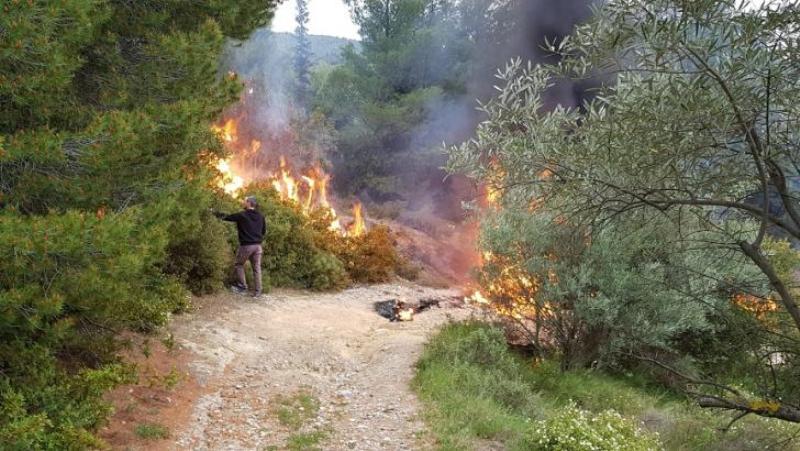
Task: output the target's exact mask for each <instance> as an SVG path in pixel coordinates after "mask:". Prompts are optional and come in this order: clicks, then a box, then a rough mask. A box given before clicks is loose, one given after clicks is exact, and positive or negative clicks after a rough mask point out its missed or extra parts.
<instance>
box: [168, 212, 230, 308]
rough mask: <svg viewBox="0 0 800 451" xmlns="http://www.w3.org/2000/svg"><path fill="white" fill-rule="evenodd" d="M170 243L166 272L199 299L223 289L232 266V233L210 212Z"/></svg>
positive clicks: (201, 216)
mask: <svg viewBox="0 0 800 451" xmlns="http://www.w3.org/2000/svg"><path fill="white" fill-rule="evenodd" d="M197 219H198V220H197V223H196V224H195V225H193V226H192V227H189V228H187V230H185V231H184V233H182V234H180V235H179V236H176V237H174V238H173V239H172V240H170V243H169V245H168V247H167V257H166V260H165V262H164V266H163V270H164V272H165V273H166V274H172V275H174V276H176V277H178V278H179V279H180V280H181V282H183V284H184V285H185V286H186V287H187V288H189V290H191V291H192V293H194V294H196V295H203V294H209V293H213V292H214V291H216V290H218V289H219V288H220V287H222V283H223V282H224V281H225V279H226V277H227V275H228V272H229V271H230V268H231V265H232V264H233V254H232V253H231V245H230V240H231V237H232V236H233V233H232V231H231V230H230V229H227V228H226V227H225V225H224V224H222V223H221V222H220V221H219V220H217V219H216V218H215V217H214V216H213V215H211V214H210V212H205V213H203V214H202V215H200V217H199V218H197Z"/></svg>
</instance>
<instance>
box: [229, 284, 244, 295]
mask: <svg viewBox="0 0 800 451" xmlns="http://www.w3.org/2000/svg"><path fill="white" fill-rule="evenodd" d="M231 291H232V292H233V294H244V293H247V289H246V288H242V287H240V286H238V285H231Z"/></svg>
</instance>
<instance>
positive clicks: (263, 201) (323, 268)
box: [248, 184, 349, 290]
mask: <svg viewBox="0 0 800 451" xmlns="http://www.w3.org/2000/svg"><path fill="white" fill-rule="evenodd" d="M248 192H253V193H255V194H256V196H257V197H258V199H259V202H260V209H261V212H262V213H263V214H264V216H265V217H266V218H267V235H266V237H265V238H264V243H263V246H264V255H263V258H262V267H263V268H264V277H266V278H269V282H270V284H271V285H278V286H290V287H300V288H311V289H315V290H331V289H337V288H342V287H344V286H346V285H347V283H348V282H349V279H348V277H347V272H346V271H345V269H344V266H343V265H342V262H341V261H340V260H339V259H338V258H337V257H336V256H335V255H334V254H333V253H331V252H329V251H328V250H327V249H329V247H330V246H331V244H329V243H333V242H335V241H336V240H339V239H341V238H339V237H337V235H336V234H335V233H334V232H332V231H330V230H328V228H329V227H330V218H329V217H328V216H327V214H326V212H324V211H316V212H312V213H311V214H310V215H308V216H306V215H305V214H304V213H303V212H302V210H301V208H300V206H298V205H297V204H296V203H294V202H292V201H288V200H283V199H281V198H280V197H279V196H278V194H277V192H276V191H275V190H274V189H273V188H272V187H271V186H270V185H267V184H254V185H252V186H251V187H250V189H249V191H248Z"/></svg>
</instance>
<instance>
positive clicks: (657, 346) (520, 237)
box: [476, 210, 749, 369]
mask: <svg viewBox="0 0 800 451" xmlns="http://www.w3.org/2000/svg"><path fill="white" fill-rule="evenodd" d="M649 225H650V229H649V230H647V231H643V230H642V229H641V228H640V227H638V225H637V224H635V223H630V224H626V225H625V226H624V227H623V226H620V227H617V228H607V229H605V230H603V231H602V232H596V233H593V234H592V233H589V229H587V228H585V227H579V226H574V225H570V224H567V223H565V222H564V221H563V220H556V218H554V217H553V216H552V215H550V214H548V213H546V212H542V211H534V212H527V211H522V212H520V211H511V210H506V211H503V212H498V213H495V214H494V215H492V216H490V217H488V218H487V219H486V221H485V225H484V230H483V234H482V244H483V246H484V247H485V248H486V249H487V250H489V251H490V253H489V254H487V256H486V258H485V261H484V266H483V267H482V268H481V271H480V273H479V276H480V280H481V282H482V284H483V286H484V287H485V288H484V289H483V290H482V291H481V292H479V295H480V296H482V297H483V298H484V299H483V301H484V302H485V303H487V304H488V305H489V306H490V307H491V308H492V309H494V310H495V311H496V312H498V313H499V314H500V315H502V316H503V317H505V318H507V319H508V320H509V322H510V323H513V324H514V325H515V326H516V328H517V330H521V331H522V334H523V335H524V336H525V338H526V339H527V341H529V342H530V343H531V344H532V345H533V346H534V348H535V349H536V351H537V352H538V353H539V355H540V356H546V355H557V356H559V357H560V358H561V361H562V368H564V369H568V368H571V367H580V366H586V365H589V364H592V363H600V364H604V365H616V364H619V363H622V362H624V361H626V360H628V359H629V358H630V356H631V355H633V354H640V355H647V354H649V353H653V352H660V353H662V354H673V355H680V354H682V353H680V352H678V349H677V348H676V346H677V345H678V343H679V342H678V338H679V337H681V336H684V335H687V334H688V335H695V334H699V335H705V336H714V335H715V334H716V333H718V332H719V330H718V329H719V328H718V325H716V324H714V322H713V321H712V319H711V318H712V317H713V316H715V315H719V314H720V312H724V311H726V309H727V310H730V299H729V298H730V295H729V293H728V292H727V291H726V290H725V287H724V286H721V285H720V284H719V283H718V282H717V281H715V280H713V279H709V280H707V281H706V282H705V284H704V285H702V286H700V285H697V286H692V287H685V286H684V284H683V280H684V279H685V277H686V274H685V272H684V271H694V270H696V268H698V267H703V268H710V267H711V263H710V262H709V261H707V260H706V259H705V258H704V256H703V255H702V254H701V253H698V252H696V251H692V250H691V249H682V248H675V247H672V246H670V244H668V243H669V241H668V240H667V238H666V237H669V236H671V235H672V234H674V233H675V232H674V230H673V229H672V227H671V225H670V224H668V223H666V222H665V223H660V224H658V226H656V224H655V221H651V222H650V224H649ZM714 264H715V265H716V269H717V270H719V271H725V272H726V273H727V274H738V278H739V279H741V280H744V279H746V278H747V277H748V275H749V273H748V268H741V267H738V268H737V267H735V265H733V264H732V265H730V267H721V266H724V262H714ZM687 290H691V291H692V293H693V294H694V295H695V296H698V297H699V298H700V299H702V302H694V303H687V302H685V301H684V296H685V295H686V293H687ZM476 297H477V296H476Z"/></svg>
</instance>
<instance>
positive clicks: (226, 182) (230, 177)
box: [216, 160, 244, 198]
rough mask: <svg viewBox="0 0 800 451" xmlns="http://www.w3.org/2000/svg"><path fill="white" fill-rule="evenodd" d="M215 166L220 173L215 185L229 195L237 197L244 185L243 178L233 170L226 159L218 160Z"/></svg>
mask: <svg viewBox="0 0 800 451" xmlns="http://www.w3.org/2000/svg"><path fill="white" fill-rule="evenodd" d="M216 168H217V170H218V171H219V172H220V174H222V177H221V178H220V180H219V182H218V183H217V186H219V187H220V188H222V190H223V191H225V192H226V193H228V194H229V195H230V196H233V197H234V198H238V197H239V195H240V194H241V191H242V188H243V187H244V179H243V178H242V177H240V176H238V175H236V173H234V172H233V170H232V169H231V164H230V161H228V160H219V161H218V162H217V164H216Z"/></svg>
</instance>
